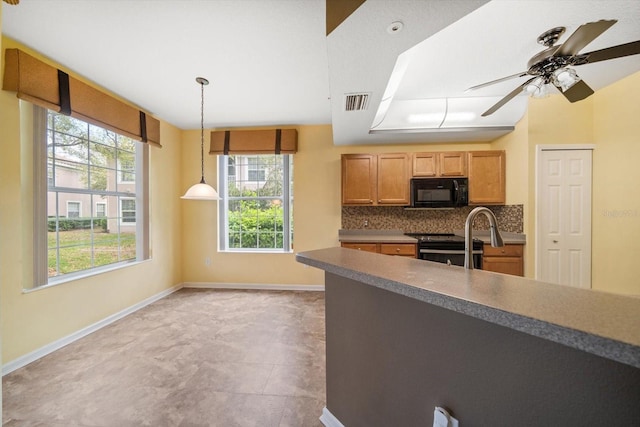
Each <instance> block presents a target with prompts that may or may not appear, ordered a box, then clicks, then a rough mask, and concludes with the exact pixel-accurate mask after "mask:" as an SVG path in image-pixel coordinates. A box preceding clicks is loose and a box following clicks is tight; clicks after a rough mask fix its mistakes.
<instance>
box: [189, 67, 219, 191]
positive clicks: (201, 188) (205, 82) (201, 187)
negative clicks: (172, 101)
mask: <svg viewBox="0 0 640 427" xmlns="http://www.w3.org/2000/svg"><path fill="white" fill-rule="evenodd" d="M196 82H198V84H199V85H200V174H201V175H200V182H199V183H197V184H194V185H192V186H191V187H190V188H189V189H188V190H187V192H186V193H184V196H182V197H181V199H187V200H219V199H220V196H218V192H217V191H216V190H215V188H213V187H212V186H210V185H209V184H207V183H206V182H205V181H204V85H208V84H209V81H208V80H207V79H205V78H204V77H196Z"/></svg>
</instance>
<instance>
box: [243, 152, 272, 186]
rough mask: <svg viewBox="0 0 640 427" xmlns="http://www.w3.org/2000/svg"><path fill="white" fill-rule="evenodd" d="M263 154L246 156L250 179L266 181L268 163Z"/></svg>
mask: <svg viewBox="0 0 640 427" xmlns="http://www.w3.org/2000/svg"><path fill="white" fill-rule="evenodd" d="M261 157H262V156H252V157H246V164H247V166H248V168H247V170H248V179H249V181H264V180H265V177H266V175H267V165H266V164H265V162H264V161H262V159H261Z"/></svg>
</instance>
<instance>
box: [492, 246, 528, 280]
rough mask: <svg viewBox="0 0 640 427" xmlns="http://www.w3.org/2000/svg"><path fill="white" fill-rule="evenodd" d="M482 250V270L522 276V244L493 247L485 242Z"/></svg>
mask: <svg viewBox="0 0 640 427" xmlns="http://www.w3.org/2000/svg"><path fill="white" fill-rule="evenodd" d="M482 251H483V254H482V269H483V270H487V271H494V272H496V273H504V274H512V275H514V276H524V258H523V245H504V246H503V247H501V248H494V247H493V246H491V245H490V244H485V245H484V246H483V248H482Z"/></svg>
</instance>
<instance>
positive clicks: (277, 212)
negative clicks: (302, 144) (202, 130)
mask: <svg viewBox="0 0 640 427" xmlns="http://www.w3.org/2000/svg"><path fill="white" fill-rule="evenodd" d="M230 165H233V168H230ZM218 171H220V177H219V182H220V185H219V187H220V188H219V193H220V196H221V199H222V200H221V201H220V203H219V204H218V206H219V209H220V215H219V216H218V217H219V221H220V223H219V230H220V233H219V236H220V249H221V250H229V251H242V250H252V251H256V250H259V251H265V252H290V251H291V250H292V241H293V239H292V237H293V221H292V219H293V214H292V212H293V158H292V156H290V155H274V154H272V155H257V156H255V155H254V156H240V155H235V156H234V155H228V156H218ZM231 171H233V172H234V174H235V175H234V176H233V177H231V176H229V173H230V172H231Z"/></svg>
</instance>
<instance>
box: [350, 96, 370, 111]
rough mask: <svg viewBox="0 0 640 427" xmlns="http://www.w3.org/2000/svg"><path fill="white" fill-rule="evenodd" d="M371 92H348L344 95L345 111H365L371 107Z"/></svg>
mask: <svg viewBox="0 0 640 427" xmlns="http://www.w3.org/2000/svg"><path fill="white" fill-rule="evenodd" d="M370 95H371V94H370V93H347V94H345V95H344V100H345V103H344V110H345V111H364V110H366V109H367V108H369V96H370Z"/></svg>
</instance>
